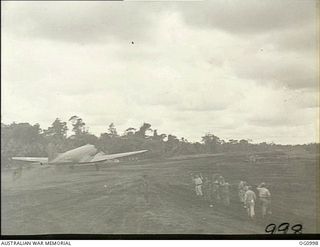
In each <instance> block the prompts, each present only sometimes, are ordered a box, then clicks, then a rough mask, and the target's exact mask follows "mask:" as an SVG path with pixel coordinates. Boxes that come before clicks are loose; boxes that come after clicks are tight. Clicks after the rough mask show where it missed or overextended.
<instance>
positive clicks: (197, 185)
mask: <svg viewBox="0 0 320 247" xmlns="http://www.w3.org/2000/svg"><path fill="white" fill-rule="evenodd" d="M193 182H194V184H195V191H196V195H197V196H203V193H202V179H201V178H200V175H198V174H197V175H195V176H194V178H193Z"/></svg>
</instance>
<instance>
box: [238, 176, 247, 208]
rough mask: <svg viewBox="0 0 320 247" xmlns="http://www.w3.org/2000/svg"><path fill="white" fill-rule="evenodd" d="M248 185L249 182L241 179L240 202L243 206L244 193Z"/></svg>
mask: <svg viewBox="0 0 320 247" xmlns="http://www.w3.org/2000/svg"><path fill="white" fill-rule="evenodd" d="M246 185H247V182H245V181H240V183H239V186H238V191H239V199H240V202H241V204H242V205H243V206H244V194H245V193H246V191H245V187H246Z"/></svg>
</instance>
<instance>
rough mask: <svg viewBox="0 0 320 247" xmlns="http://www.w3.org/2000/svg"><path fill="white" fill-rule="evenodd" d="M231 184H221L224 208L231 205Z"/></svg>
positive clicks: (223, 182)
mask: <svg viewBox="0 0 320 247" xmlns="http://www.w3.org/2000/svg"><path fill="white" fill-rule="evenodd" d="M229 187H230V184H229V183H227V182H225V181H224V180H223V181H222V182H221V184H220V196H221V201H222V203H223V205H224V206H229V205H230V189H229Z"/></svg>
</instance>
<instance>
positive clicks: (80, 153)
mask: <svg viewBox="0 0 320 247" xmlns="http://www.w3.org/2000/svg"><path fill="white" fill-rule="evenodd" d="M147 151H148V150H139V151H133V152H126V153H116V154H105V153H104V152H99V151H98V149H97V148H96V147H95V146H94V145H91V144H87V145H84V146H81V147H78V148H75V149H72V150H69V151H67V152H65V153H60V154H57V155H56V156H53V157H50V158H49V157H12V158H11V159H12V160H17V161H25V162H31V163H32V164H40V165H71V167H73V165H84V164H93V165H96V168H97V170H98V163H103V162H106V161H112V160H113V161H117V159H119V158H122V157H127V156H132V155H137V154H141V153H145V152H147Z"/></svg>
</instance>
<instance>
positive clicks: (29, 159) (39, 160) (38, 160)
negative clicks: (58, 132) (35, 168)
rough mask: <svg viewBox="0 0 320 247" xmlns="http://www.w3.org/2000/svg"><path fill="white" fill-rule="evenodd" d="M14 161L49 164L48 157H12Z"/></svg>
mask: <svg viewBox="0 0 320 247" xmlns="http://www.w3.org/2000/svg"><path fill="white" fill-rule="evenodd" d="M11 159H12V160H18V161H26V162H33V163H48V158H47V157H12V158H11Z"/></svg>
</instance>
